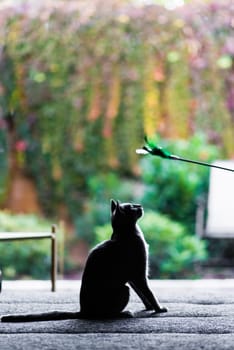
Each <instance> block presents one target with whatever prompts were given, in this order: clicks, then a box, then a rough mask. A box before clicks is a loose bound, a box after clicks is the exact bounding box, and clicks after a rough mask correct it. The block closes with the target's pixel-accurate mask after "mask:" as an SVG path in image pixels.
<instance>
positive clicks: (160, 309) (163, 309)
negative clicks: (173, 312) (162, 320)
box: [155, 307, 168, 314]
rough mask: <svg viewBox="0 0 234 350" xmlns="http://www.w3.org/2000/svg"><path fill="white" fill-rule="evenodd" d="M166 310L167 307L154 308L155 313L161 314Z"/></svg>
mask: <svg viewBox="0 0 234 350" xmlns="http://www.w3.org/2000/svg"><path fill="white" fill-rule="evenodd" d="M167 311H168V308H167V307H160V308H158V309H157V310H155V313H157V314H161V313H164V312H167Z"/></svg>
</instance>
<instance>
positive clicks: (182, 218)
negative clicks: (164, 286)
mask: <svg viewBox="0 0 234 350" xmlns="http://www.w3.org/2000/svg"><path fill="white" fill-rule="evenodd" d="M156 141H157V143H158V144H159V145H161V146H163V148H165V150H168V151H169V152H170V153H171V154H175V155H178V156H180V157H182V158H183V157H184V158H187V159H195V160H196V159H199V160H201V161H204V162H208V163H209V162H212V160H215V159H218V158H219V155H220V154H219V152H220V151H219V149H218V148H217V147H216V146H214V145H209V144H207V141H206V139H205V138H204V135H202V134H197V135H195V136H193V137H191V138H190V139H189V140H177V141H176V142H175V141H174V142H172V141H168V140H167V141H165V140H161V139H160V138H156ZM141 166H142V178H143V181H144V183H145V184H146V188H145V192H144V196H143V198H142V203H143V205H144V206H145V207H147V208H150V209H152V210H155V211H159V212H160V213H162V214H165V215H168V216H169V217H170V218H171V219H172V220H173V221H177V222H180V223H181V224H183V225H185V226H186V227H187V229H188V231H189V232H195V227H194V226H195V218H196V208H197V201H198V200H199V199H200V198H203V199H206V196H207V193H208V185H209V168H208V167H205V166H197V165H194V164H191V163H185V162H181V161H176V160H165V159H162V158H159V157H152V156H146V157H144V158H143V159H142V162H141Z"/></svg>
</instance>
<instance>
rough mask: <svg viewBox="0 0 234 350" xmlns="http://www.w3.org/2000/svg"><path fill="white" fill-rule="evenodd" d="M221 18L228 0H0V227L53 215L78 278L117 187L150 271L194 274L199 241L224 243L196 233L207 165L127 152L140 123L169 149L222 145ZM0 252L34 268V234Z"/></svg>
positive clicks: (37, 269) (225, 46) (41, 271)
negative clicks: (132, 208) (181, 1)
mask: <svg viewBox="0 0 234 350" xmlns="http://www.w3.org/2000/svg"><path fill="white" fill-rule="evenodd" d="M162 3H163V2H162ZM233 31H234V2H233V0H222V1H218V0H216V1H196V0H194V1H190V2H188V3H187V4H186V5H184V6H181V7H178V8H175V9H173V10H169V9H167V8H166V7H165V6H162V5H158V4H156V1H155V2H153V1H152V2H151V3H150V4H149V2H148V4H146V3H145V4H140V2H139V1H120V0H118V1H117V0H108V2H107V1H105V0H86V1H72V0H67V1H65V0H64V1H62V0H56V1H55V0H54V1H53V0H50V1H46V0H43V1H40V2H38V1H33V0H30V1H1V3H0V168H1V172H0V207H1V212H0V230H1V231H6V230H8V231H13V230H16V231H19V230H20V229H22V230H23V229H25V230H26V229H29V230H30V229H31V228H35V229H39V230H41V229H44V228H47V227H48V225H50V224H51V223H53V222H56V223H58V224H59V226H60V233H61V232H64V233H65V236H63V235H61V234H60V249H61V250H60V255H59V262H60V272H64V264H65V274H66V276H70V277H72V276H73V275H75V276H76V277H77V271H78V276H79V273H80V272H81V271H82V268H83V264H84V261H85V259H86V254H87V251H88V249H89V248H90V247H91V246H93V245H94V244H95V243H97V242H99V241H100V240H101V239H104V238H107V237H108V236H109V235H110V233H111V230H110V226H109V217H110V214H109V206H110V199H111V198H115V199H119V200H120V201H137V202H141V203H142V204H143V205H144V208H145V216H144V218H143V219H142V222H141V226H142V228H143V230H144V232H145V235H146V238H147V241H148V242H149V243H150V258H151V266H152V267H151V276H152V277H155V278H158V277H162V278H168V277H170V278H171V277H187V276H189V277H191V276H196V275H197V272H196V266H197V262H200V261H205V260H206V259H208V258H209V251H210V249H212V256H213V257H220V256H223V255H225V257H229V256H231V255H232V256H233V251H234V248H233V244H229V245H228V247H227V245H225V244H224V243H223V242H219V243H217V242H216V243H214V242H205V241H200V240H199V239H198V238H197V237H195V229H194V225H195V214H196V206H197V201H198V200H200V199H201V198H206V196H207V191H208V177H209V170H208V169H205V168H202V167H198V166H194V165H191V164H190V165H188V164H178V163H173V162H167V161H164V160H161V159H156V158H153V159H152V158H150V157H148V158H147V157H145V158H142V157H140V156H139V155H137V154H136V153H135V149H136V148H139V147H141V146H142V145H143V142H144V135H148V137H149V138H151V139H153V140H155V141H157V142H158V143H159V144H161V145H162V146H165V147H167V149H168V150H169V151H171V152H172V153H175V154H180V155H181V156H186V157H190V158H194V159H197V160H202V161H212V160H215V159H217V158H223V159H231V158H233V157H234V64H233V58H234V42H233ZM63 237H65V243H64V242H63ZM61 247H62V248H61ZM63 248H64V249H65V253H64V254H65V256H64V254H63ZM42 261H43V264H42V263H41V262H42ZM0 263H1V266H2V267H3V270H4V275H5V276H6V277H7V278H16V277H26V276H33V277H37V278H45V277H46V274H47V272H48V264H49V260H48V257H47V247H46V243H44V242H43V243H40V244H38V243H27V244H26V243H25V244H23V245H22V243H21V242H19V243H18V242H15V243H9V244H8V245H7V246H6V243H4V245H0ZM74 271H76V273H74V274H73V272H74Z"/></svg>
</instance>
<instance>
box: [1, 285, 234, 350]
mask: <svg viewBox="0 0 234 350" xmlns="http://www.w3.org/2000/svg"><path fill="white" fill-rule="evenodd" d="M150 285H151V288H152V290H153V291H154V293H155V295H156V296H157V297H158V299H159V300H160V302H161V304H163V305H165V306H167V307H168V308H169V312H168V313H166V314H161V315H159V316H155V315H153V314H152V313H151V312H146V311H143V304H142V303H141V301H140V300H139V298H138V297H137V296H136V295H135V294H134V292H133V293H132V295H131V300H130V303H129V305H128V307H127V309H128V310H130V311H132V312H133V313H134V315H135V317H134V318H131V319H113V320H99V321H93V320H92V321H90V320H66V321H52V322H37V323H27V324H24V323H19V324H7V323H0V349H1V350H8V349H17V350H18V349H22V350H27V349H30V350H31V349H58V350H60V349H63V350H64V349H72V350H73V349H89V350H90V349H111V350H112V349H163V350H164V349H173V350H176V349H179V350H183V349H186V350H188V349H189V350H193V349H194V350H195V349H196V350H199V349H207V350H210V349H216V350H219V349H220V350H221V349H222V350H223V349H232V350H233V349H234V279H225V280H194V281H187V280H186V281H182V280H176V281H171V280H169V281H164V280H160V281H150ZM79 288H80V282H79V281H58V286H57V292H56V293H52V292H50V282H49V281H48V282H47V281H17V282H7V281H4V283H3V291H2V293H1V294H0V314H1V315H3V314H8V313H25V312H40V311H50V310H67V311H76V310H77V309H79V302H78V300H79V299H78V296H79Z"/></svg>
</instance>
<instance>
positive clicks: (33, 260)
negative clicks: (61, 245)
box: [0, 211, 51, 279]
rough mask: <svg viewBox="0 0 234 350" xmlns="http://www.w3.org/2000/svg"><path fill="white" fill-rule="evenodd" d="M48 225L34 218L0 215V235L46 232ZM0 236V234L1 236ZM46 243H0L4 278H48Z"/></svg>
mask: <svg viewBox="0 0 234 350" xmlns="http://www.w3.org/2000/svg"><path fill="white" fill-rule="evenodd" d="M50 225H51V223H49V222H48V221H47V220H45V219H42V218H39V217H37V216H35V215H26V214H17V215H13V214H11V213H9V212H6V211H0V232H4V231H6V232H13V231H24V232H27V231H28V232H29V231H35V232H36V231H41V232H43V231H48V229H50ZM0 235H1V233H0ZM49 252H50V242H49V240H26V241H9V242H0V257H1V260H0V261H1V265H0V267H1V269H3V274H4V278H10V279H11V278H18V277H26V276H27V277H28V276H30V277H33V278H48V276H49V272H50V259H49V254H48V253H49Z"/></svg>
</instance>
